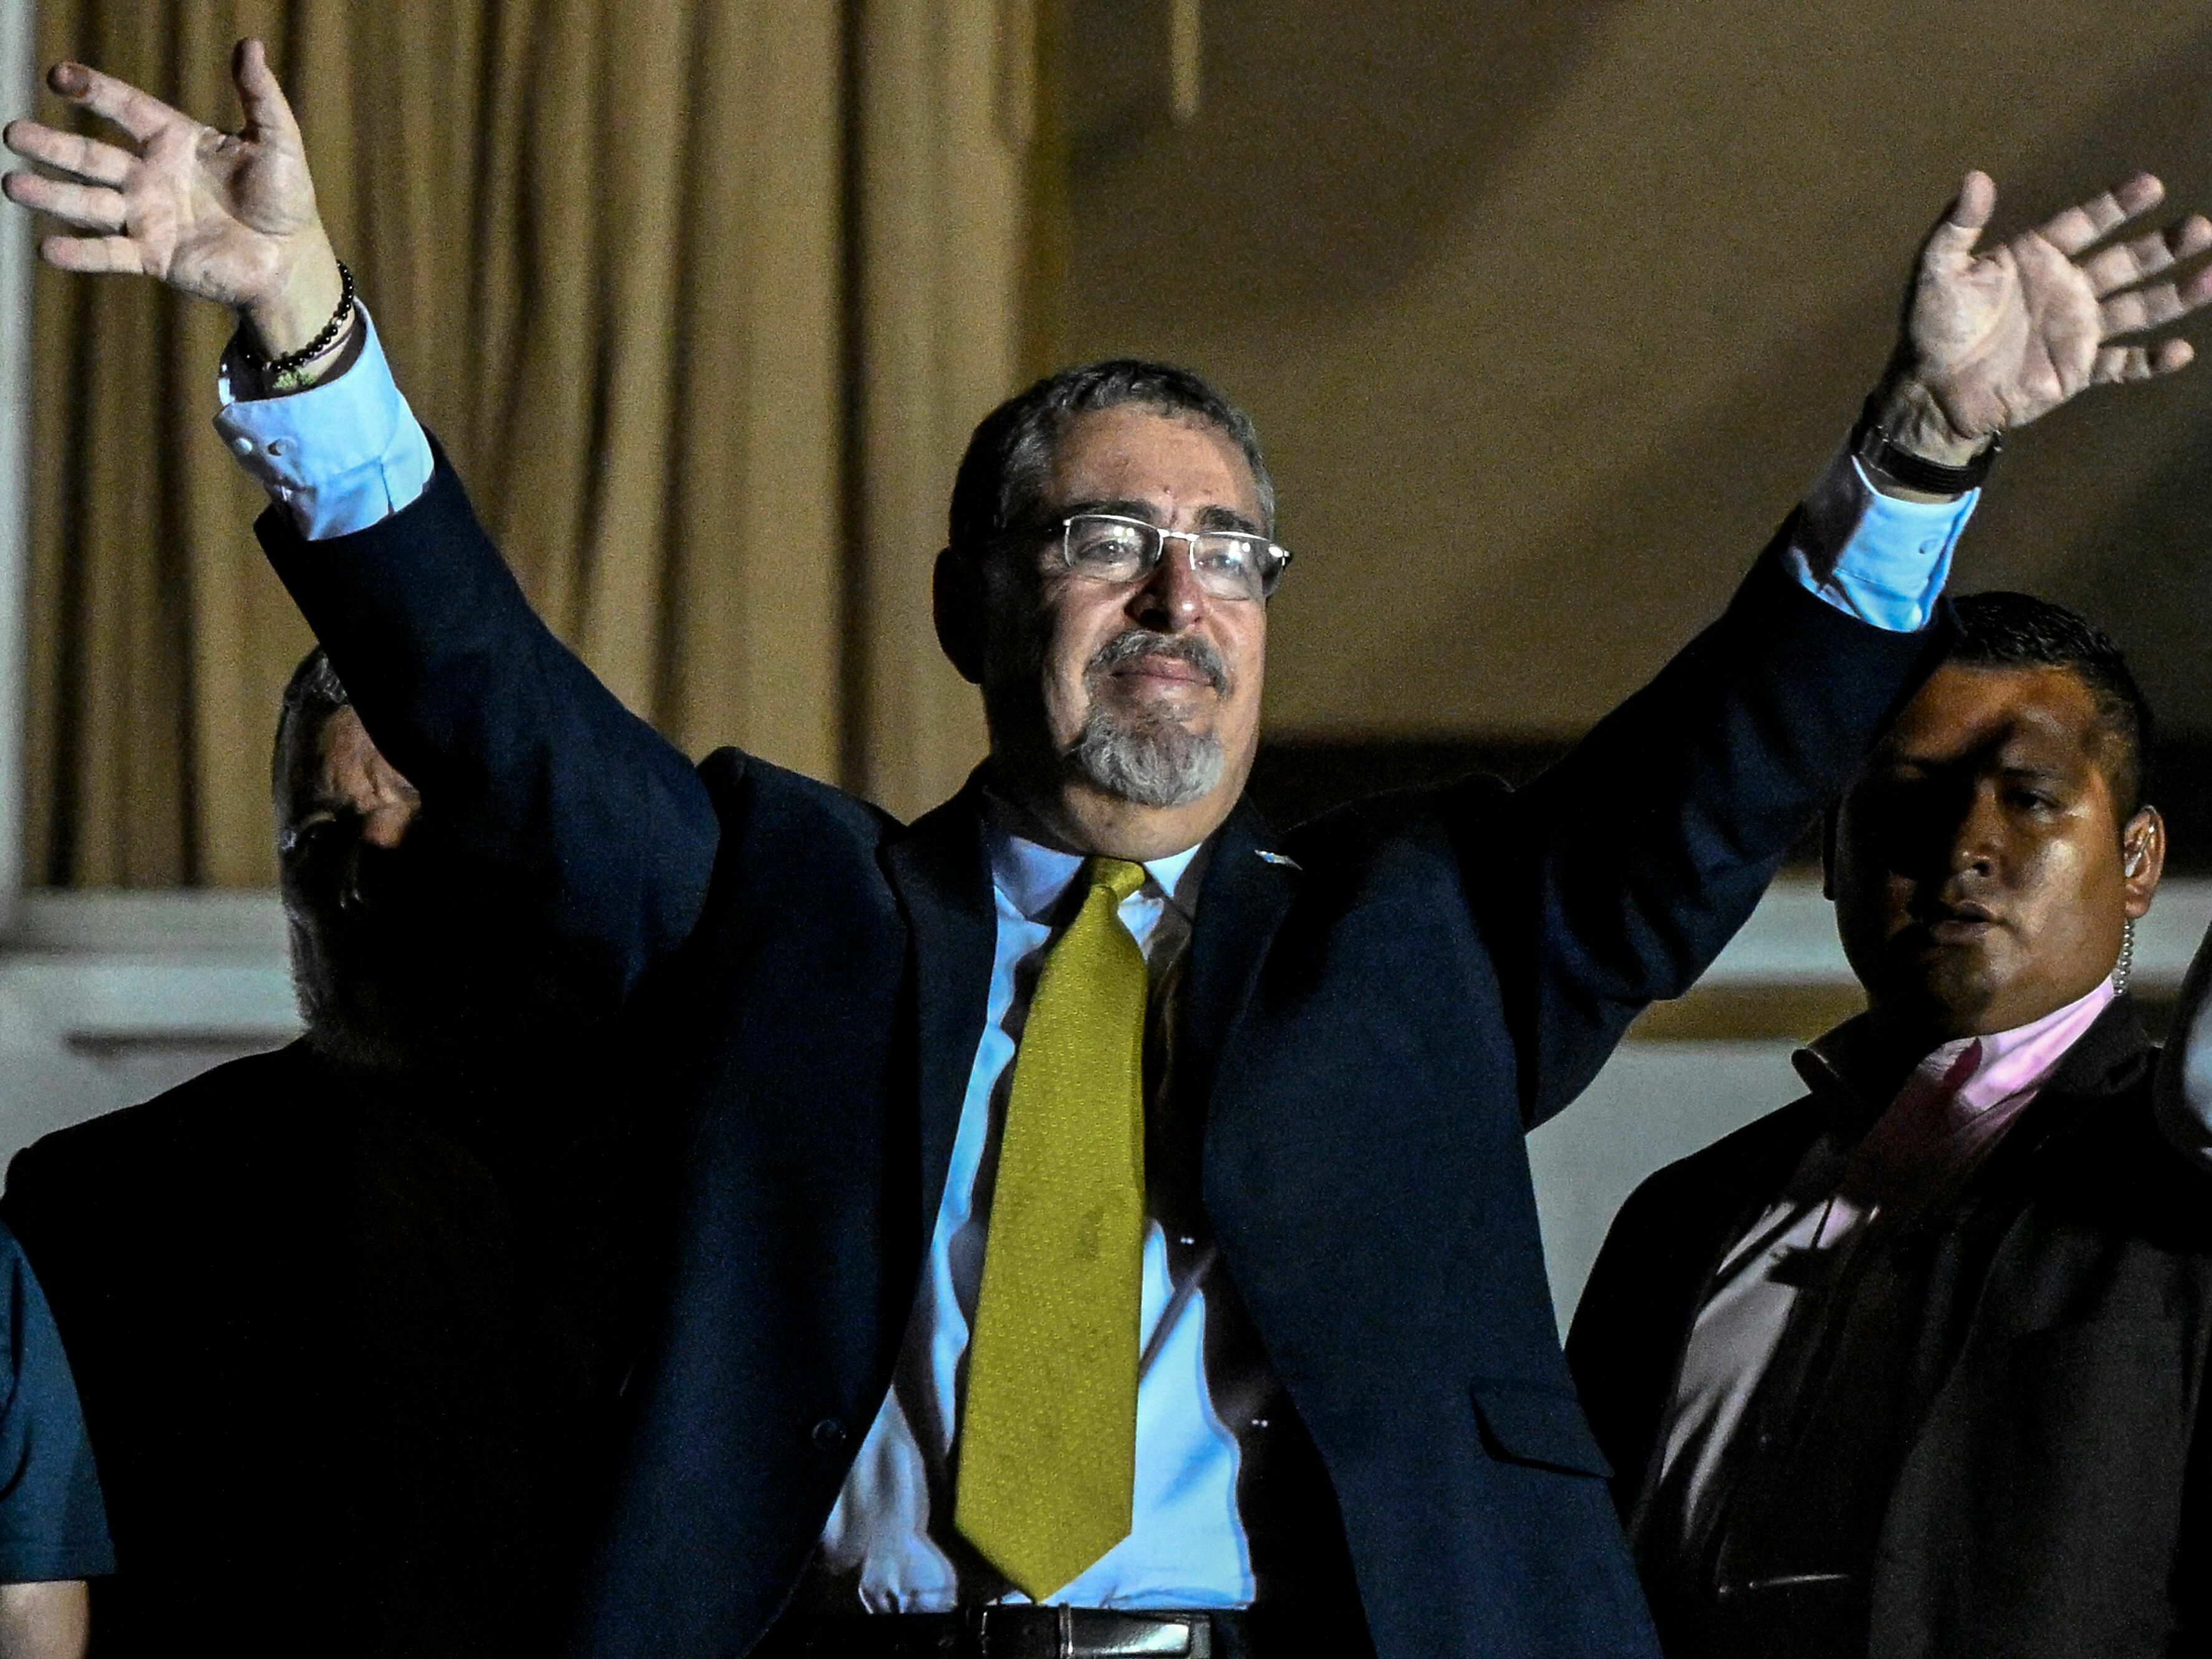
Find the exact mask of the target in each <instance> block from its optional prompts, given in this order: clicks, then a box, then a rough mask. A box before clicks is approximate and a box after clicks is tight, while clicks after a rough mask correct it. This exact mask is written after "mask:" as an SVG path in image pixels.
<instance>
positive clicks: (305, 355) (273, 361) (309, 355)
mask: <svg viewBox="0 0 2212 1659" xmlns="http://www.w3.org/2000/svg"><path fill="white" fill-rule="evenodd" d="M337 267H338V308H337V310H336V311H334V312H332V313H331V319H330V321H328V322H327V323H325V324H324V325H323V330H322V332H321V333H319V334H318V335H316V336H315V337H314V338H313V339H312V340H310V341H308V342H307V344H305V345H303V346H301V348H300V349H298V350H297V351H288V352H286V353H285V354H284V355H283V356H281V357H270V356H264V354H263V352H262V351H261V349H260V348H258V346H252V345H248V344H246V343H245V342H243V341H241V342H240V354H241V355H242V356H244V357H245V359H246V366H247V367H248V368H252V370H253V372H254V373H255V374H258V375H259V376H260V377H261V379H262V380H263V382H264V384H267V383H270V382H274V381H277V380H282V379H283V377H284V376H285V375H287V374H290V373H291V372H292V371H293V370H294V369H296V368H306V367H307V365H308V364H309V363H312V362H314V361H315V359H316V358H318V357H319V356H322V355H323V354H324V353H325V351H328V350H329V349H331V346H332V345H334V344H335V343H337V337H338V336H339V334H340V333H342V332H343V331H344V329H345V325H347V324H348V323H349V322H351V321H352V320H353V308H354V292H353V272H352V271H350V270H348V269H347V268H346V262H345V261H344V260H343V259H340V260H339V261H338V262H337Z"/></svg>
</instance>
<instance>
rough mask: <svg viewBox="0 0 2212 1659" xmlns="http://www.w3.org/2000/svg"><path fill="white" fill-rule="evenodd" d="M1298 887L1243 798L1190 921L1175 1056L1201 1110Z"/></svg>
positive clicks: (1182, 1092) (1187, 1091) (1180, 1088)
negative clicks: (1188, 958) (1188, 966)
mask: <svg viewBox="0 0 2212 1659" xmlns="http://www.w3.org/2000/svg"><path fill="white" fill-rule="evenodd" d="M1297 890H1298V872H1297V866H1296V865H1295V864H1293V863H1291V861H1290V860H1288V859H1286V858H1285V857H1284V856H1283V854H1280V853H1279V852H1278V851H1277V850H1276V847H1275V841H1274V838H1273V836H1271V835H1270V834H1269V833H1268V830H1267V824H1266V823H1265V822H1264V821H1263V820H1262V819H1261V817H1260V814H1259V812H1258V811H1256V810H1255V808H1254V807H1253V806H1252V805H1251V804H1250V803H1249V802H1246V801H1240V802H1239V803H1238V804H1237V809H1236V811H1233V812H1231V814H1230V815H1229V821H1228V822H1227V823H1225V824H1223V825H1222V827H1221V830H1220V839H1219V841H1218V842H1216V843H1215V845H1214V849H1213V853H1212V857H1211V859H1210V860H1209V861H1208V862H1207V865H1206V878H1205V884H1204V885H1203V887H1201V888H1200V891H1199V896H1198V914H1197V915H1196V917H1195V918H1194V920H1193V921H1192V924H1191V939H1190V968H1189V974H1188V981H1187V986H1186V990H1185V999H1186V1000H1185V1002H1184V1006H1183V1018H1182V1024H1181V1028H1180V1030H1179V1033H1178V1036H1179V1042H1178V1043H1177V1048H1176V1085H1175V1086H1176V1095H1177V1096H1178V1097H1180V1098H1181V1099H1182V1100H1183V1101H1184V1102H1185V1103H1187V1104H1188V1105H1189V1106H1190V1107H1192V1108H1194V1109H1203V1108H1204V1107H1205V1105H1206V1103H1208V1102H1210V1101H1211V1099H1212V1094H1213V1085H1214V1082H1215V1079H1216V1076H1217V1074H1218V1071H1219V1069H1220V1065H1221V1057H1222V1054H1223V1051H1224V1048H1225V1045H1226V1044H1227V1042H1228V1041H1229V1038H1230V1036H1231V1032H1232V1030H1233V1029H1234V1027H1235V1025H1236V1023H1237V1019H1238V1018H1239V1017H1240V1016H1242V1014H1243V1012H1244V1006H1245V1004H1246V1003H1248V1002H1249V1000H1251V995H1252V987H1253V986H1254V984H1255V982H1256V981H1257V980H1258V978H1259V974H1260V964H1261V963H1262V962H1263V961H1264V960H1265V959H1266V957H1267V947H1268V946H1269V945H1272V944H1273V942H1274V938H1275V933H1276V932H1277V930H1278V929H1279V928H1280V927H1282V925H1283V918H1284V916H1285V915H1287V914H1288V913H1289V910H1290V908H1291V900H1292V899H1294V898H1295V897H1297Z"/></svg>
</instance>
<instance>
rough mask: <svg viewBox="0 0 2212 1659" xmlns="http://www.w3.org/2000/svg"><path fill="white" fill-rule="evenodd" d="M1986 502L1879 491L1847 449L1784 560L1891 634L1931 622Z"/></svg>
mask: <svg viewBox="0 0 2212 1659" xmlns="http://www.w3.org/2000/svg"><path fill="white" fill-rule="evenodd" d="M1981 498H1982V492H1981V491H1980V490H1978V489H1971V490H1968V491H1967V492H1966V494H1965V495H1961V496H1960V497H1959V499H1958V500H1956V501H1900V500H1899V499H1898V498H1897V497H1896V496H1894V495H1883V494H1882V493H1881V491H1880V490H1879V489H1875V486H1874V483H1873V481H1872V480H1871V479H1869V477H1867V475H1866V471H1865V470H1864V469H1863V467H1861V466H1860V465H1859V464H1858V460H1857V458H1856V457H1854V456H1852V455H1850V454H1849V453H1845V452H1844V451H1842V450H1838V451H1837V452H1836V455H1835V459H1832V461H1830V462H1829V464H1828V466H1827V469H1826V471H1823V472H1822V473H1821V475H1820V481H1819V482H1818V483H1815V484H1814V486H1813V489H1812V491H1811V493H1810V494H1808V495H1807V496H1806V497H1805V508H1804V511H1803V512H1802V513H1800V514H1799V515H1798V520H1797V529H1796V534H1795V535H1794V536H1792V537H1791V538H1790V547H1789V550H1787V551H1786V552H1785V553H1784V556H1783V558H1784V562H1785V563H1786V564H1787V565H1788V566H1789V568H1790V574H1792V575H1793V576H1795V577H1796V579H1797V580H1798V581H1799V582H1800V583H1802V585H1803V586H1805V587H1806V588H1807V589H1808V591H1809V592H1813V593H1815V594H1818V595H1819V596H1820V598H1821V599H1825V600H1826V601H1827V603H1829V604H1830V605H1833V606H1835V607H1836V609H1837V610H1838V611H1844V613H1846V614H1847V615H1850V616H1853V617H1857V618H1858V619H1859V620H1860V621H1861V622H1863V623H1871V624H1873V625H1874V626H1875V627H1876V628H1882V629H1888V630H1889V631H1890V632H1892V633H1896V634H1911V633H1916V632H1917V631H1918V630H1919V629H1923V628H1925V627H1926V626H1927V625H1928V619H1929V617H1932V616H1934V615H1935V614H1936V600H1937V599H1939V598H1940V597H1941V596H1942V592H1943V584H1944V582H1945V581H1946V580H1948V579H1949V577H1950V574H1951V552H1952V550H1953V549H1954V548H1955V547H1956V546H1957V545H1958V542H1959V534H1960V532H1961V531H1963V530H1964V529H1966V520H1969V519H1971V518H1972V517H1973V514H1974V507H1975V504H1976V503H1977V502H1978V501H1980V500H1981Z"/></svg>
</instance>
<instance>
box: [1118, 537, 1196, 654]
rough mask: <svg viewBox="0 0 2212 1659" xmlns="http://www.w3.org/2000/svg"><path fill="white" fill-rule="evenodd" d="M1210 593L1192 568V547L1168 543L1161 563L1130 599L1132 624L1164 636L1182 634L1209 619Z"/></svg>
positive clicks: (1154, 567)
mask: <svg viewBox="0 0 2212 1659" xmlns="http://www.w3.org/2000/svg"><path fill="white" fill-rule="evenodd" d="M1205 615H1206V590H1205V589H1204V588H1202V587H1200V586H1199V585H1198V575H1197V573H1196V572H1194V571H1193V570H1192V569H1191V568H1190V544H1189V543H1188V542H1182V541H1175V540H1172V539H1171V540H1170V541H1168V542H1167V543H1166V544H1164V546H1163V547H1162V548H1161V550H1160V562H1158V564H1156V565H1154V566H1153V567H1152V574H1150V575H1148V576H1146V578H1145V580H1143V581H1141V582H1139V584H1138V585H1137V591H1136V592H1133V593H1132V594H1131V595H1130V596H1129V617H1130V620H1131V621H1133V622H1136V623H1142V624H1143V625H1144V626H1146V627H1147V628H1156V629H1159V630H1160V631H1161V632H1162V633H1165V634H1178V633H1181V632H1182V630H1183V629H1187V628H1189V627H1192V626H1193V625H1194V624H1195V623H1197V622H1198V621H1199V619H1200V617H1204V616H1205Z"/></svg>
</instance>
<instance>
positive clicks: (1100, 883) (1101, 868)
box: [1083, 858, 1145, 904]
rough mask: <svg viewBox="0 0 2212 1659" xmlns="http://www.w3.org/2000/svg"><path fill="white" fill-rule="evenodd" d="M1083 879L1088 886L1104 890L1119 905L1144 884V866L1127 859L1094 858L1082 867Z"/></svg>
mask: <svg viewBox="0 0 2212 1659" xmlns="http://www.w3.org/2000/svg"><path fill="white" fill-rule="evenodd" d="M1083 878H1084V880H1085V883H1086V884H1089V885H1090V886H1092V887H1103V888H1105V889H1106V890H1108V891H1109V892H1110V893H1112V894H1113V895H1114V902H1115V903H1116V904H1119V903H1120V902H1121V901H1122V900H1123V899H1125V898H1127V897H1128V896H1129V895H1130V894H1132V893H1133V892H1135V891H1136V890H1138V889H1139V887H1142V886H1143V885H1144V884H1145V866H1143V865H1141V864H1132V863H1130V862H1129V861H1128V860H1127V859H1106V858H1094V859H1092V860H1091V861H1090V863H1088V864H1086V865H1085V866H1084V867H1083Z"/></svg>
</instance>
